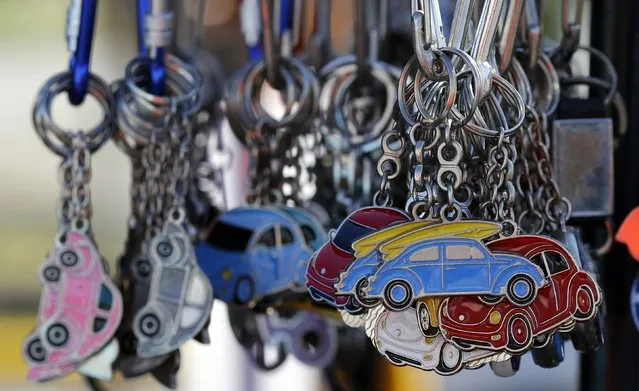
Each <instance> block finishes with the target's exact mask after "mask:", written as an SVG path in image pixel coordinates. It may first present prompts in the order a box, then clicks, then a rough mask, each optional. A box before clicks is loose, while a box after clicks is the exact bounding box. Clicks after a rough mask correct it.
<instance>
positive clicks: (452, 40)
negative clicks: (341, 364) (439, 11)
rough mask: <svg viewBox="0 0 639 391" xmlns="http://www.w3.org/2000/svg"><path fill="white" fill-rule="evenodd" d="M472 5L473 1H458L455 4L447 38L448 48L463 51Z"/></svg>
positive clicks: (470, 19)
mask: <svg viewBox="0 0 639 391" xmlns="http://www.w3.org/2000/svg"><path fill="white" fill-rule="evenodd" d="M474 3H475V0H458V1H457V3H456V4H455V13H454V14H453V21H452V23H451V25H450V34H449V36H448V46H450V47H452V48H456V49H461V50H464V49H465V45H466V41H467V39H468V35H469V34H468V29H469V27H470V22H471V21H472V18H471V15H472V10H473V6H474Z"/></svg>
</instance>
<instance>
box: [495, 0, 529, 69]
mask: <svg viewBox="0 0 639 391" xmlns="http://www.w3.org/2000/svg"><path fill="white" fill-rule="evenodd" d="M507 6H508V10H507V11H506V16H505V18H504V23H503V24H502V25H501V31H500V36H499V42H498V43H497V53H498V55H499V60H498V64H499V72H502V73H503V72H505V71H506V70H507V69H508V67H509V66H510V61H511V60H512V58H513V52H514V50H515V38H516V37H517V29H518V27H519V22H520V20H521V16H522V14H523V10H524V0H511V1H510V2H509V4H507Z"/></svg>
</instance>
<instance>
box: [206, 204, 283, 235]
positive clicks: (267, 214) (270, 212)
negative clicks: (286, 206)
mask: <svg viewBox="0 0 639 391" xmlns="http://www.w3.org/2000/svg"><path fill="white" fill-rule="evenodd" d="M218 221H221V222H224V223H227V224H231V225H234V226H236V227H240V228H244V229H249V230H253V229H256V228H259V227H262V226H263V225H265V224H286V225H292V224H294V221H293V219H292V218H291V217H288V215H286V214H285V213H284V212H281V211H279V210H277V209H275V208H267V207H259V208H236V209H232V210H230V211H228V212H226V213H224V214H223V215H222V216H220V217H219V218H218Z"/></svg>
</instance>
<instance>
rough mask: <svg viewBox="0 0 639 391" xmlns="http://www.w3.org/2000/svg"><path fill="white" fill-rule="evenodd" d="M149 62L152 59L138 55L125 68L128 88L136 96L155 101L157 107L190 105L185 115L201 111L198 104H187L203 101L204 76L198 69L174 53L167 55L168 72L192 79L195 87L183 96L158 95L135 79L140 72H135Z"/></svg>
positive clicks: (143, 99) (141, 99) (143, 100)
mask: <svg viewBox="0 0 639 391" xmlns="http://www.w3.org/2000/svg"><path fill="white" fill-rule="evenodd" d="M149 62H150V60H149V59H148V58H146V57H142V56H138V57H135V58H134V59H132V60H131V61H129V63H128V64H127V66H126V68H125V70H124V80H125V82H126V85H127V89H128V90H129V91H131V93H132V94H133V95H134V96H136V97H139V98H140V101H142V102H153V105H154V106H155V107H180V108H181V106H183V105H184V106H186V107H188V109H187V110H186V111H185V113H184V114H185V115H193V114H194V113H195V112H197V111H199V109H200V108H199V105H198V104H195V105H192V106H190V105H187V103H189V102H190V103H193V102H198V101H199V102H201V99H200V97H199V95H201V86H202V76H201V75H200V72H199V71H198V70H197V69H195V68H194V67H192V66H190V65H188V64H186V63H185V62H183V61H181V60H180V59H178V58H177V57H175V56H173V55H170V54H169V55H167V57H166V66H167V74H168V73H173V74H177V75H179V76H181V77H182V78H184V79H185V80H189V79H191V85H192V86H193V88H192V89H191V90H190V91H188V92H186V93H184V94H183V95H181V96H157V95H153V94H151V93H149V92H146V91H145V90H144V89H142V88H141V87H140V86H138V85H137V84H136V83H135V81H136V80H137V78H136V75H137V74H139V72H135V71H136V69H137V68H139V67H141V66H148V65H149Z"/></svg>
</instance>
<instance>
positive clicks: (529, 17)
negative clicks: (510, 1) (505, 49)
mask: <svg viewBox="0 0 639 391" xmlns="http://www.w3.org/2000/svg"><path fill="white" fill-rule="evenodd" d="M525 10H526V11H525V12H524V13H523V15H522V20H521V23H520V29H519V40H520V41H521V44H522V46H523V47H524V50H525V54H526V56H527V61H526V64H525V65H526V68H527V69H528V70H531V69H534V68H535V67H536V66H537V62H538V61H539V56H540V55H541V44H542V42H543V37H544V33H543V31H544V25H543V20H542V19H541V18H540V17H539V15H543V2H540V3H539V7H538V6H537V0H526V6H525Z"/></svg>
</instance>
